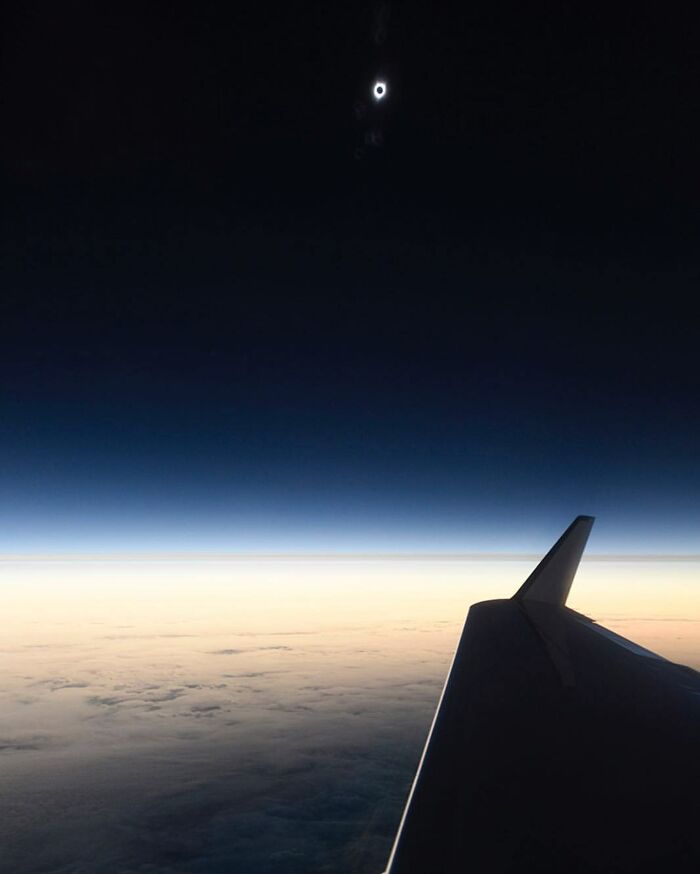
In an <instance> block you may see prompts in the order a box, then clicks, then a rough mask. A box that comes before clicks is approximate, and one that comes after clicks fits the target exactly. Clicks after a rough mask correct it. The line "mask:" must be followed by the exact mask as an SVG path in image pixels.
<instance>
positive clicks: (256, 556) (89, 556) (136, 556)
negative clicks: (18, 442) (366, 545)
mask: <svg viewBox="0 0 700 874" xmlns="http://www.w3.org/2000/svg"><path fill="white" fill-rule="evenodd" d="M543 554H544V553H534V552H527V553H525V552H521V553H510V552H142V553H141V552H105V553H100V552H95V553H0V563H3V562H5V563H9V562H50V561H78V562H82V561H85V562H89V561H97V562H101V561H109V562H111V561H115V562H117V561H125V562H128V561H134V562H137V561H178V562H179V561H183V562H188V561H191V562H199V561H222V562H247V561H271V562H275V561H312V562H323V561H387V562H390V561H418V562H430V561H438V562H439V561H445V562H450V561H454V562H459V561H474V562H477V561H504V562H507V561H539V560H540V559H541V558H542V556H543ZM581 560H582V561H584V562H700V553H591V554H590V555H584V556H583V557H582V559H581Z"/></svg>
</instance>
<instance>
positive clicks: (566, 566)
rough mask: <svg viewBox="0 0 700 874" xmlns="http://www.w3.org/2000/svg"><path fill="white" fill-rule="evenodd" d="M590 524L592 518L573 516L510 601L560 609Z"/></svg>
mask: <svg viewBox="0 0 700 874" xmlns="http://www.w3.org/2000/svg"><path fill="white" fill-rule="evenodd" d="M594 522H595V516H585V515H580V516H577V517H576V518H575V519H574V521H573V522H572V523H571V524H570V525H569V527H568V528H567V529H566V531H565V532H564V533H563V534H562V535H561V537H560V538H559V539H558V540H557V542H556V543H555V544H554V546H553V547H552V548H551V549H550V550H549V552H548V553H547V554H546V555H545V557H544V558H543V559H542V561H541V562H540V563H539V564H538V565H537V567H536V568H535V569H534V571H533V572H532V573H531V574H530V576H529V577H528V578H527V579H526V580H525V582H524V583H523V584H522V586H521V587H520V588H519V589H518V591H517V592H516V593H515V595H513V598H514V599H515V600H516V601H523V600H526V599H527V600H531V601H540V602H544V603H548V604H556V605H558V606H561V607H563V606H564V604H566V599H567V598H568V596H569V591H570V589H571V584H572V582H573V580H574V576H575V575H576V571H577V569H578V566H579V562H580V561H581V556H582V555H583V550H584V549H585V547H586V542H587V540H588V536H589V534H590V533H591V528H592V527H593V523H594Z"/></svg>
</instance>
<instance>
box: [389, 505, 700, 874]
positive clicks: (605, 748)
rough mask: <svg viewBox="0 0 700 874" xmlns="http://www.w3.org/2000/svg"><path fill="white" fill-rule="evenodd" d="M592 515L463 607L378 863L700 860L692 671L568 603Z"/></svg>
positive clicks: (699, 683) (497, 868) (492, 872)
mask: <svg viewBox="0 0 700 874" xmlns="http://www.w3.org/2000/svg"><path fill="white" fill-rule="evenodd" d="M592 524H593V519H592V517H590V516H579V517H578V518H577V519H576V520H574V522H573V523H572V525H571V526H569V528H568V529H567V531H566V532H565V533H564V534H563V535H562V537H561V538H560V539H559V540H558V541H557V543H556V544H555V545H554V547H553V548H552V549H551V550H550V551H549V552H548V553H547V555H546V556H545V557H544V558H543V560H542V561H541V562H540V564H539V565H538V566H537V568H536V569H535V570H534V571H533V573H532V574H531V575H530V576H529V577H528V579H527V580H526V581H525V583H524V584H523V585H522V586H521V588H520V589H519V590H518V592H517V593H516V594H515V596H514V597H513V598H510V599H508V600H498V601H485V602H482V603H480V604H475V605H473V606H472V607H471V608H470V610H469V614H468V616H467V620H466V622H465V626H464V629H463V632H462V636H461V638H460V641H459V645H458V647H457V650H456V652H455V657H454V660H453V663H452V667H451V668H450V671H449V674H448V677H447V681H446V683H445V687H444V690H443V693H442V696H441V699H440V703H439V705H438V708H437V711H436V714H435V718H434V720H433V724H432V727H431V729H430V733H429V736H428V740H427V743H426V746H425V750H424V752H423V756H422V758H421V761H420V764H419V767H418V771H417V774H416V778H415V780H414V783H413V786H412V788H411V792H410V795H409V798H408V802H407V804H406V808H405V811H404V815H403V818H402V820H401V824H400V826H399V830H398V834H397V837H396V840H395V843H394V847H393V849H392V853H391V856H390V859H389V864H388V867H387V872H386V874H458V872H459V874H462V872H466V871H470V872H472V871H473V872H482V871H483V872H487V871H488V872H489V874H500V872H504V874H505V872H509V874H515V872H540V874H544V872H552V874H553V872H557V874H559V872H561V871H567V872H577V874H582V872H586V874H588V872H590V874H594V872H595V874H603V872H606V874H607V872H617V874H628V872H629V874H631V872H636V874H640V872H648V874H651V872H658V871H659V870H670V871H674V872H691V871H692V872H696V871H698V870H700V839H699V837H698V830H697V828H696V825H695V824H696V822H697V821H698V817H699V815H700V810H699V809H698V802H697V800H696V795H697V790H698V786H700V675H698V673H696V672H695V671H693V670H691V669H690V668H686V667H684V666H682V665H675V664H673V663H671V662H668V661H666V660H665V659H662V658H660V657H659V656H656V655H655V654H654V653H651V652H649V651H647V650H644V649H642V648H641V647H638V646H637V645H636V644H634V643H632V642H631V641H627V640H625V639H624V638H621V637H619V636H618V635H616V634H614V633H613V632H611V631H609V630H608V629H605V628H601V627H599V626H597V625H596V624H595V623H593V622H592V621H590V620H588V619H587V618H586V617H584V616H581V615H580V614H578V613H575V612H574V611H572V610H569V609H568V608H567V607H566V606H565V603H566V598H567V596H568V594H569V589H570V587H571V583H572V581H573V578H574V575H575V573H576V569H577V567H578V563H579V560H580V558H581V555H582V553H583V550H584V548H585V544H586V541H587V539H588V535H589V533H590V530H591V527H592Z"/></svg>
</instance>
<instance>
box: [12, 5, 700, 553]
mask: <svg viewBox="0 0 700 874" xmlns="http://www.w3.org/2000/svg"><path fill="white" fill-rule="evenodd" d="M402 8H403V11H402V12H401V14H399V13H398V12H396V10H395V11H394V13H393V14H392V18H391V22H392V23H391V26H390V28H389V30H388V31H387V34H388V36H387V39H386V41H385V43H382V44H381V45H378V44H376V43H373V42H372V40H371V39H370V38H369V37H368V32H369V30H371V28H370V26H369V24H368V22H369V21H371V18H372V14H373V7H372V6H371V4H370V5H368V6H367V7H366V8H365V7H364V6H362V5H359V6H353V7H352V8H348V9H347V10H344V11H336V12H326V11H324V9H325V7H322V6H321V5H320V4H319V5H318V7H316V6H311V7H310V8H309V10H308V11H307V12H304V13H303V15H302V14H301V13H298V12H297V13H295V14H294V15H292V14H291V13H289V14H285V15H284V16H282V18H275V19H274V20H273V21H272V22H268V21H266V20H263V19H264V16H262V15H261V16H260V17H256V16H255V15H254V14H252V13H251V14H250V15H249V16H248V18H245V17H244V18H241V17H240V16H239V17H238V18H237V17H236V15H237V14H238V13H235V14H234V13H232V12H230V13H227V14H224V13H223V12H222V11H221V10H219V9H218V8H214V7H213V6H212V7H211V8H210V7H209V6H208V5H207V4H204V6H203V7H202V8H201V9H200V10H199V11H197V12H194V11H192V10H191V9H189V7H186V5H184V4H183V6H182V8H180V6H179V5H178V4H175V6H174V9H175V14H173V16H172V19H171V20H170V19H169V20H168V21H166V22H164V21H163V20H162V19H161V18H160V17H159V16H156V15H155V13H153V14H151V13H145V14H141V13H139V15H138V16H137V15H136V13H134V14H133V15H132V13H131V12H130V11H129V10H124V11H123V12H122V13H120V14H118V15H117V14H116V13H115V16H114V20H111V19H110V21H109V22H107V21H106V20H105V19H104V18H102V17H100V16H96V15H95V13H94V12H91V11H90V10H89V9H88V7H87V6H86V7H85V8H82V7H81V6H80V4H78V5H77V6H76V8H75V9H71V10H69V11H68V12H67V13H65V14H64V12H62V13H61V17H60V18H59V17H58V16H57V13H55V12H51V7H50V6H48V5H47V6H46V8H45V9H43V8H42V12H41V14H40V15H39V14H37V15H35V16H32V15H29V14H25V13H21V12H18V13H17V14H16V15H15V16H14V18H12V19H11V23H12V27H11V28H10V30H9V33H10V34H11V35H12V36H13V40H11V47H12V51H10V53H9V55H8V61H7V69H8V76H7V78H6V86H5V91H6V106H7V107H8V110H7V112H8V118H9V120H10V122H11V124H10V125H9V130H10V136H9V138H8V143H7V145H6V150H5V153H4V158H3V169H4V178H5V183H6V184H5V191H6V194H7V197H6V202H7V204H8V206H9V208H8V210H7V211H6V216H7V220H6V223H5V226H4V234H3V236H4V240H5V244H6V246H5V254H4V258H3V265H4V266H3V274H4V279H3V287H4V288H5V289H6V292H5V294H4V303H3V322H2V353H1V354H2V424H1V430H0V441H1V444H2V446H1V449H2V459H3V463H2V508H1V513H2V516H1V520H2V524H1V526H0V547H1V548H2V549H3V550H4V551H10V552H37V551H38V552H41V551H47V552H54V551H58V550H65V551H81V550H88V551H92V550H95V551H99V550H101V549H107V550H113V549H125V550H142V549H151V548H152V549H157V550H176V551H179V550H186V549H192V550H202V549H214V550H219V551H220V550H259V549H264V550H273V551H274V550H279V551H288V550H299V551H309V550H314V549H320V550H332V549H340V550H350V549H352V550H374V549H379V550H382V549H386V550H409V551H415V550H421V549H426V550H443V549H444V550H470V549H471V550H491V549H504V550H518V549H523V548H525V549H527V548H535V547H537V548H539V547H540V546H543V545H545V543H544V541H543V540H542V538H543V537H544V540H547V539H549V535H550V533H551V531H552V530H553V529H554V530H556V529H557V528H558V527H563V526H564V525H565V524H567V523H568V521H569V520H570V518H571V517H572V516H574V515H575V514H577V513H592V514H595V515H597V516H598V517H599V526H598V529H597V531H596V538H597V540H596V545H597V548H598V549H600V551H608V550H611V551H632V550H636V551H640V552H665V551H670V552H674V551H677V552H697V551H698V538H697V530H698V523H700V505H699V504H698V501H697V496H698V486H699V485H700V483H699V478H700V474H699V473H698V467H697V445H698V436H699V425H700V407H699V405H698V368H697V360H696V358H697V346H698V339H699V338H698V327H697V326H698V320H697V306H696V305H695V303H694V295H695V290H696V289H697V283H698V272H699V271H698V268H699V266H700V265H699V264H698V255H697V246H696V239H697V233H696V231H697V210H696V206H695V204H696V203H697V195H698V193H699V192H698V179H699V175H698V170H697V166H696V164H697V162H696V159H695V151H694V147H693V142H694V139H693V136H692V126H693V125H694V124H695V123H694V122H693V121H692V120H691V121H689V120H688V115H687V112H686V109H687V105H688V104H687V100H688V95H689V94H691V93H693V88H694V86H695V84H697V78H698V77H697V60H696V54H695V53H694V50H693V52H691V51H690V48H689V46H688V45H687V43H686V39H685V36H684V33H685V25H684V23H683V22H682V21H680V20H673V21H670V23H669V22H668V21H666V22H665V23H664V26H663V27H657V25H656V24H655V25H654V26H653V27H652V24H651V20H647V18H645V15H644V12H643V10H641V11H640V17H639V19H638V20H637V21H636V22H635V23H634V26H632V25H631V24H630V23H629V22H628V20H627V18H626V17H625V20H624V21H623V20H622V18H621V19H620V20H619V21H618V20H616V19H614V18H613V17H610V16H608V18H606V19H605V20H603V19H601V20H596V19H595V18H594V17H581V16H579V15H578V14H576V15H575V14H574V13H572V12H569V13H568V17H567V15H564V14H563V13H562V12H561V11H560V10H559V5H556V8H555V5H553V6H552V8H551V9H550V10H549V12H548V13H547V15H545V16H544V18H542V19H540V18H539V17H535V18H533V17H532V16H531V15H530V13H528V14H527V15H525V13H524V12H523V11H522V10H519V8H518V7H517V6H516V5H513V4H510V5H509V4H501V5H498V4H496V6H494V5H493V4H490V5H489V7H488V9H487V8H486V6H484V8H483V9H481V8H480V7H478V6H477V7H474V8H471V7H470V10H468V11H465V10H462V11H457V10H454V9H452V8H451V7H448V6H446V7H445V10H444V11H443V12H442V13H441V14H440V15H437V14H436V15H435V16H432V15H431V16H430V18H429V19H428V20H426V18H425V14H426V13H425V11H423V12H422V13H421V11H420V7H419V6H418V5H417V4H415V5H414V4H410V3H409V4H406V5H405V7H402ZM375 12H376V10H375ZM654 20H655V19H654ZM543 22H544V23H546V24H547V27H543V26H542V25H543ZM55 28H59V31H60V32H61V33H63V37H64V39H63V40H61V39H58V40H55V39H53V38H51V39H50V38H49V37H50V36H51V34H52V32H53V30H54V29H55ZM368 28H369V30H368ZM156 33H157V34H158V36H159V40H158V41H157V42H156V43H154V42H153V39H152V37H153V35H154V34H156ZM58 44H60V45H62V48H61V51H60V52H58V50H57V49H56V48H55V46H56V45H58ZM126 44H128V45H129V47H130V61H129V63H128V64H127V63H126V61H125V59H124V55H123V51H122V50H123V47H124V45H126ZM19 46H22V47H23V48H22V51H20V50H19V48H18V47H19ZM436 58H439V59H440V64H439V65H437V66H436ZM669 65H670V66H669ZM662 69H663V70H665V72H664V73H663V75H662V73H661V72H660V70H662ZM377 70H379V71H381V72H382V74H383V75H386V76H387V81H390V82H391V84H392V90H391V94H390V96H391V97H392V99H394V98H395V99H394V102H393V103H390V101H389V100H388V99H387V108H386V110H385V109H384V108H383V109H382V112H384V115H376V114H375V116H372V115H371V113H372V112H374V110H373V109H371V107H370V108H367V107H365V108H364V109H362V111H358V110H357V100H358V99H359V98H358V95H360V97H361V95H362V94H364V91H365V89H366V86H367V84H368V83H370V82H371V79H372V76H373V75H374V72H373V71H377ZM669 70H671V72H672V73H673V76H672V77H671V78H669V77H670V76H671V73H670V72H669ZM695 93H697V92H695ZM353 101H355V104H354V103H353ZM360 102H362V101H361V99H360ZM354 105H355V109H354V110H353V106H354ZM370 128H371V129H373V130H374V131H375V133H376V131H379V133H380V134H381V140H382V141H383V146H382V147H381V148H374V147H372V148H370V147H367V148H365V146H364V145H362V148H360V149H359V150H358V143H360V144H364V143H365V140H366V137H365V134H366V133H367V130H368V129H370ZM358 158H359V160H358ZM543 532H544V533H543Z"/></svg>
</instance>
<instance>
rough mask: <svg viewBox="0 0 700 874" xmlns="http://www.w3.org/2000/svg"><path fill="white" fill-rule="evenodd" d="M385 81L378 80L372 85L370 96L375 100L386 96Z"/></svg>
mask: <svg viewBox="0 0 700 874" xmlns="http://www.w3.org/2000/svg"><path fill="white" fill-rule="evenodd" d="M386 92H387V88H386V82H382V81H380V80H378V81H377V82H375V83H374V85H373V86H372V96H373V97H374V99H375V100H383V99H384V98H385V97H386Z"/></svg>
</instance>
